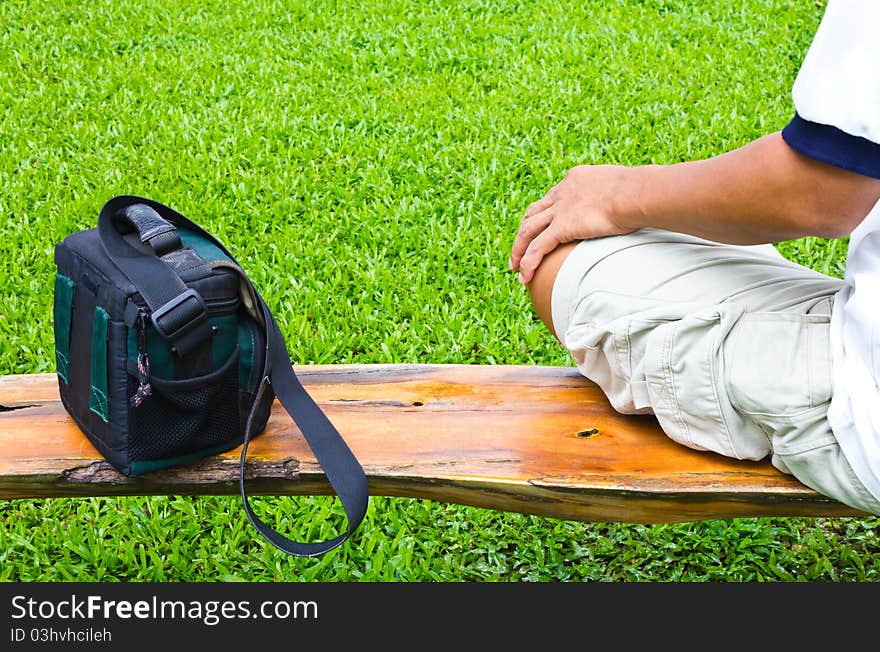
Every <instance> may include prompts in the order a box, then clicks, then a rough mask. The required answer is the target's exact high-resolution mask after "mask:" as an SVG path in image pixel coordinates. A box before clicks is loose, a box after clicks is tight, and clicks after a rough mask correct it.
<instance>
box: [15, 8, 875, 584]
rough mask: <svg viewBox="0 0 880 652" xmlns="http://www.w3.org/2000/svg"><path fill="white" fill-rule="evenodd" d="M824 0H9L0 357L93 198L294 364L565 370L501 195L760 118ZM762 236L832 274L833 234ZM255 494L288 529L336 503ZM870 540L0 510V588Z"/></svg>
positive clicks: (775, 117) (863, 524) (686, 152)
mask: <svg viewBox="0 0 880 652" xmlns="http://www.w3.org/2000/svg"><path fill="white" fill-rule="evenodd" d="M822 4H823V3H818V2H812V1H806V0H799V1H798V2H795V3H792V2H786V1H784V0H778V1H777V0H774V1H771V0H743V1H741V2H737V3H708V2H699V1H696V0H694V1H691V2H684V1H674V0H669V1H663V0H653V1H651V0H643V1H636V0H631V1H624V0H604V1H601V2H599V1H595V2H583V1H570V0H536V1H532V2H528V1H527V2H513V1H512V0H511V1H508V0H461V1H457V2H451V1H447V2H442V1H439V0H431V1H428V2H415V1H403V0H392V1H388V2H383V3H347V2H337V1H335V0H322V1H320V2H318V1H315V0H303V1H299V2H282V1H280V0H242V2H238V3H227V2H217V1H214V0H211V1H210V2H206V1H198V2H197V1H195V0H175V1H172V0H145V1H141V2H134V1H130V0H126V1H117V2H112V1H110V0H102V1H95V2H59V1H58V0H52V1H49V0H29V1H27V2H24V1H19V0H6V1H5V2H3V3H2V4H0V110H2V115H3V116H4V117H3V122H2V129H0V206H2V214H3V217H4V219H3V222H2V225H0V270H2V271H0V274H2V283H0V313H2V318H0V373H2V374H10V373H33V372H51V371H54V348H53V347H54V340H53V336H52V322H51V319H52V310H51V306H52V279H53V275H54V263H53V259H52V252H53V245H54V244H55V243H56V242H59V241H60V240H61V239H62V238H63V237H64V236H65V235H66V234H68V233H71V232H73V231H77V230H80V229H84V228H89V227H91V226H94V224H95V221H96V219H97V213H98V210H99V209H100V207H101V205H102V204H103V202H104V201H105V200H106V199H108V198H109V197H111V196H113V195H115V194H141V195H146V196H149V197H152V198H154V199H157V200H159V201H162V202H164V203H166V204H169V205H171V206H173V207H174V208H176V209H177V210H179V211H181V212H182V213H183V214H185V215H188V216H189V217H191V218H193V219H194V220H195V221H197V222H199V223H202V224H203V225H204V226H205V227H206V228H208V230H210V231H212V232H213V233H215V234H216V235H217V236H218V237H219V238H220V239H221V241H223V242H224V243H225V244H226V245H227V246H228V247H229V248H230V249H231V250H232V251H233V253H234V254H235V255H236V257H237V258H238V259H239V260H240V261H241V262H242V263H243V264H244V265H245V267H246V268H247V270H248V272H249V274H250V276H251V277H252V279H253V281H254V283H255V284H256V286H257V287H258V288H259V289H260V291H261V293H262V294H263V296H264V297H265V299H266V300H267V302H268V303H269V305H270V306H272V308H273V310H274V312H275V315H276V317H277V319H278V322H279V324H280V325H281V326H282V330H284V332H285V335H286V337H287V342H288V348H289V350H290V353H291V356H292V358H293V360H294V361H295V362H296V363H298V364H315V363H355V362H358V363H360V362H363V363H377V362H378V363H474V364H545V365H568V364H570V361H569V360H568V359H567V357H566V356H565V355H564V354H563V352H562V351H561V350H560V349H559V348H558V347H557V345H556V344H555V342H554V341H553V339H552V337H551V336H550V334H549V333H548V332H547V331H546V330H545V329H544V328H543V326H541V324H540V323H539V322H538V320H537V319H536V317H535V316H534V315H533V314H532V312H531V310H530V307H529V304H528V301H527V297H526V295H525V293H524V292H523V290H522V288H521V287H520V286H519V285H518V283H517V282H516V279H515V275H514V274H513V273H511V272H509V271H508V270H507V266H506V263H507V256H508V253H509V248H510V243H511V240H512V237H513V234H514V232H515V229H516V225H517V224H518V222H519V219H520V216H521V215H522V212H523V211H524V210H525V208H526V206H527V205H528V204H529V203H530V202H531V201H534V200H535V199H537V198H538V197H540V196H541V195H542V194H543V193H544V191H545V190H546V189H547V188H548V187H549V186H550V185H552V184H554V183H556V182H557V181H558V180H559V179H560V178H561V176H562V175H564V173H565V172H566V171H567V170H568V169H569V168H570V167H572V166H574V165H576V164H580V163H600V162H615V163H625V164H639V163H648V162H652V163H669V162H674V161H681V160H687V159H693V158H698V157H706V156H711V155H714V154H718V153H720V152H723V151H725V150H728V149H731V148H734V147H737V146H739V145H742V144H744V143H746V142H748V141H750V140H753V139H755V138H757V137H759V136H761V135H763V134H765V133H767V132H769V131H774V130H777V129H779V128H781V127H782V126H784V125H785V124H786V122H787V121H788V120H789V119H790V117H791V115H792V114H793V111H794V109H793V105H792V102H791V94H790V89H791V84H792V82H793V81H794V76H795V74H796V72H797V69H798V66H799V64H800V61H801V59H802V57H803V55H804V53H805V52H806V49H807V47H808V45H809V43H810V40H811V39H812V36H813V33H814V30H815V28H816V26H817V25H818V22H819V19H820V17H821V15H822V11H823V8H822V6H821V5H822ZM779 248H780V250H781V251H782V252H783V253H784V254H785V255H786V256H787V257H789V258H791V259H793V260H796V261H798V262H800V263H803V264H805V265H809V266H811V267H813V268H815V269H818V270H820V271H823V272H825V273H828V274H831V275H835V276H841V275H842V273H843V261H844V258H845V255H846V242H845V241H825V240H820V239H813V238H809V239H804V240H799V241H795V242H786V243H781V244H780V245H779ZM22 436H28V437H39V432H28V433H22ZM254 502H255V504H256V506H257V508H258V510H259V511H260V513H261V515H264V518H266V519H268V520H269V521H270V522H271V523H273V524H274V525H276V526H277V527H279V528H282V529H283V531H285V532H287V533H289V534H291V535H292V536H299V537H305V538H315V537H319V536H322V535H325V534H328V532H329V531H328V528H332V527H333V526H334V525H335V524H336V523H337V522H338V519H339V518H340V515H341V509H340V508H339V507H338V506H337V504H336V502H335V501H334V500H333V499H331V498H327V497H316V498H293V499H291V498H269V497H266V498H257V499H255V501H254ZM878 534H880V520H878V519H829V518H821V519H819V518H815V519H813V518H798V519H793V518H779V519H737V520H731V521H722V520H716V521H707V522H702V523H692V524H682V525H657V526H642V525H627V524H602V523H594V524H586V523H573V522H565V521H559V520H554V519H549V518H538V517H529V516H523V515H519V514H509V513H498V512H493V511H488V510H482V509H476V508H467V507H461V506H453V505H444V504H440V503H434V502H430V501H421V500H406V499H391V498H382V497H374V498H373V499H372V500H371V504H370V508H369V512H368V515H367V518H366V520H365V522H364V524H363V526H362V528H361V529H360V530H359V532H358V533H357V534H356V535H355V537H354V538H353V539H351V540H350V542H349V543H348V544H347V545H345V546H343V547H341V548H339V549H337V550H334V551H333V552H331V553H329V554H327V555H325V556H323V557H320V558H316V559H298V558H291V557H287V556H285V555H283V554H282V553H280V552H278V551H276V550H275V549H274V548H273V547H272V546H271V545H269V544H268V543H265V542H264V541H263V540H262V539H260V538H259V536H258V535H257V534H256V532H255V531H254V530H253V529H252V528H251V527H250V525H249V524H248V522H247V520H246V518H245V515H244V512H243V511H242V508H241V501H240V499H239V498H237V497H224V498H218V497H204V498H188V497H186V498H185V497H168V498H118V499H75V500H69V499H66V500H61V499H53V500H27V501H0V579H2V580H121V581H127V580H138V581H140V580H150V581H213V580H227V579H240V580H307V581H309V580H321V581H362V580H363V581H386V580H392V581H410V580H412V581H459V580H471V581H525V580H530V581H555V580H572V581H587V580H602V581H620V580H637V581H664V580H681V581H754V580H763V581H782V580H814V581H853V580H865V581H874V580H877V579H878V578H880V541H878Z"/></svg>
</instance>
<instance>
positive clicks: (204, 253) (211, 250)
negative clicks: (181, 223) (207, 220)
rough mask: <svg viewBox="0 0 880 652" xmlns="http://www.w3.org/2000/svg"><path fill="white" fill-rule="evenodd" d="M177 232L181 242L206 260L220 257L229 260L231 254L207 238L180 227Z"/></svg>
mask: <svg viewBox="0 0 880 652" xmlns="http://www.w3.org/2000/svg"><path fill="white" fill-rule="evenodd" d="M177 234H178V235H179V236H180V242H181V243H182V244H183V246H184V247H189V248H190V249H192V250H193V251H195V252H196V253H197V254H198V255H199V256H201V257H202V258H204V259H205V260H217V259H220V258H222V259H223V260H229V256H227V255H226V254H225V253H223V250H222V249H220V247H218V246H217V245H215V244H214V243H213V242H211V241H210V240H208V239H207V238H203V237H202V236H200V235H196V234H195V233H193V232H192V231H186V230H184V229H180V228H179V229H177Z"/></svg>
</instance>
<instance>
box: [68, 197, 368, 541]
mask: <svg viewBox="0 0 880 652" xmlns="http://www.w3.org/2000/svg"><path fill="white" fill-rule="evenodd" d="M55 263H56V267H57V273H56V277H55V297H54V330H55V353H56V368H57V375H58V384H59V389H60V394H61V400H62V402H63V404H64V407H65V409H66V410H67V411H68V412H69V413H70V415H71V416H72V417H73V419H74V420H75V421H76V423H77V425H78V426H79V427H80V429H81V430H82V431H83V433H85V435H86V437H88V439H89V441H91V443H92V444H93V445H94V446H95V447H96V448H97V449H98V451H99V452H100V453H101V454H102V455H103V456H104V458H105V459H106V460H107V461H108V462H110V464H112V465H113V466H114V467H115V468H116V469H117V470H119V471H120V472H121V473H122V474H124V475H127V476H137V475H140V474H143V473H148V472H151V471H154V470H157V469H162V468H167V467H170V466H174V465H177V464H182V463H184V462H187V461H190V460H194V459H198V458H201V457H205V456H209V455H214V454H217V453H220V452H222V451H225V450H230V449H232V448H235V447H236V446H242V450H241V462H240V478H239V483H240V489H241V496H242V500H243V502H244V509H245V512H246V514H247V516H248V519H249V520H250V522H251V523H252V524H253V526H254V527H255V528H256V529H257V530H258V531H259V532H260V533H261V534H262V535H263V536H264V537H265V538H266V539H267V540H268V541H270V542H271V543H272V544H273V545H275V546H276V547H277V548H279V549H281V550H283V551H285V552H287V553H289V554H292V555H297V556H314V555H319V554H322V553H324V552H327V551H329V550H331V549H333V548H335V547H336V546H338V545H340V544H341V543H343V542H344V541H345V540H346V539H347V538H348V537H349V536H350V535H351V534H352V533H353V532H354V530H355V529H356V528H357V527H358V525H359V524H360V522H361V521H362V519H363V517H364V515H365V513H366V507H367V502H368V492H367V481H366V476H365V475H364V472H363V469H362V468H361V465H360V463H359V462H358V461H357V459H356V458H355V456H354V455H353V453H352V452H351V450H350V449H349V447H348V446H347V445H346V443H345V441H344V440H343V439H342V437H341V436H340V435H339V433H338V432H337V430H336V429H335V428H334V426H333V425H332V423H331V422H330V421H329V420H328V419H327V417H326V415H325V414H324V412H323V411H322V410H321V408H320V407H319V406H318V405H317V404H316V403H315V402H314V400H313V399H312V398H311V397H310V396H309V394H308V393H307V392H306V391H305V389H304V388H303V386H302V384H301V383H300V382H299V379H298V378H297V377H296V374H295V373H294V370H293V367H292V363H291V360H290V357H289V355H288V352H287V348H286V344H285V341H284V337H283V335H282V334H281V331H280V330H279V328H278V325H277V323H276V321H275V319H274V317H273V316H272V313H271V311H270V310H269V308H268V307H267V306H266V303H265V302H264V301H263V299H262V297H261V296H260V294H259V293H258V292H257V291H256V289H255V288H254V286H253V284H252V283H251V282H250V280H249V279H248V277H247V275H246V274H245V272H244V271H243V270H242V268H241V267H240V266H239V264H238V263H237V262H236V260H235V259H234V258H233V256H232V255H231V254H230V253H229V251H227V250H226V248H225V247H223V245H222V244H220V242H218V241H217V239H216V238H214V237H213V236H212V235H210V234H209V233H207V232H206V231H205V230H203V229H202V228H200V227H199V226H197V225H196V224H194V223H193V222H192V221H190V220H189V219H187V218H186V217H184V216H183V215H181V214H179V213H177V212H176V211H174V210H172V209H171V208H169V207H167V206H165V205H163V204H160V203H158V202H155V201H152V200H150V199H145V198H143V197H136V196H130V195H123V196H118V197H114V198H112V199H111V200H109V201H108V202H107V203H106V204H105V205H104V207H103V208H102V209H101V212H100V214H99V217H98V225H97V227H95V228H91V229H88V230H85V231H81V232H78V233H73V234H71V235H68V236H67V237H66V238H65V239H64V241H63V242H61V243H60V244H58V245H56V247H55ZM275 397H277V398H278V400H279V402H280V403H281V404H282V405H283V407H284V408H285V409H286V411H287V412H288V414H289V415H290V416H291V417H292V418H293V420H294V421H295V422H296V424H297V426H298V427H299V429H300V430H301V431H302V433H303V435H304V436H305V438H306V441H307V443H308V444H309V446H310V447H311V449H312V451H313V452H314V453H315V456H316V458H317V460H318V462H319V463H320V464H321V467H322V469H323V470H324V473H325V474H326V475H327V479H328V480H329V482H330V484H331V486H332V487H333V489H334V491H335V492H336V495H337V496H338V497H339V499H340V501H341V503H342V505H343V508H344V510H345V514H346V517H347V520H348V528H347V530H346V531H345V532H344V533H342V534H341V535H339V536H337V537H335V538H333V539H330V540H327V541H321V542H315V543H301V542H296V541H292V540H290V539H288V538H286V537H284V536H282V535H280V534H279V533H277V532H275V531H274V530H273V529H272V528H270V527H269V526H268V525H266V524H265V523H264V522H263V521H262V520H260V519H259V517H258V516H257V515H256V514H255V513H254V512H253V509H252V508H251V505H250V503H249V502H248V497H247V493H246V491H245V458H246V455H247V449H248V443H249V441H250V439H251V438H252V437H255V436H257V435H258V434H259V433H261V432H262V431H263V430H264V429H265V426H266V423H267V421H268V418H269V414H270V411H271V407H272V404H273V401H274V398H275Z"/></svg>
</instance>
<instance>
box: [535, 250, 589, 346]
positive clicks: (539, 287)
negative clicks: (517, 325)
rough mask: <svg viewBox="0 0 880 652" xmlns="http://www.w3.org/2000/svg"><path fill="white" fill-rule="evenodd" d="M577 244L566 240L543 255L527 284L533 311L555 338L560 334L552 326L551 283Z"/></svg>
mask: <svg viewBox="0 0 880 652" xmlns="http://www.w3.org/2000/svg"><path fill="white" fill-rule="evenodd" d="M577 244H578V243H577V242H568V243H566V244H562V245H559V246H558V247H556V249H554V250H553V251H551V252H550V253H549V254H547V255H546V256H544V259H543V260H542V261H541V264H540V265H538V268H537V269H536V270H535V274H534V276H533V277H532V280H531V281H530V282H529V283H528V285H527V288H528V291H529V297H530V298H531V300H532V306H533V307H534V309H535V312H536V313H537V314H538V317H540V319H541V321H542V322H543V323H544V325H545V326H546V327H547V328H548V329H549V330H550V332H551V333H553V335H554V336H555V337H556V339H560V335H558V334H557V333H556V331H555V330H554V328H553V310H552V298H553V284H554V283H555V282H556V276H557V274H559V269H560V268H561V267H562V263H563V262H565V259H566V258H568V255H569V254H570V253H571V251H572V249H574V248H575V247H576V246H577Z"/></svg>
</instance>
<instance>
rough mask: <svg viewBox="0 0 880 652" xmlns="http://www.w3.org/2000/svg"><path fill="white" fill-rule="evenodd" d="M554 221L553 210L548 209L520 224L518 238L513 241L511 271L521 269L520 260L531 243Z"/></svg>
mask: <svg viewBox="0 0 880 652" xmlns="http://www.w3.org/2000/svg"><path fill="white" fill-rule="evenodd" d="M552 221H553V210H552V209H551V208H547V209H545V210H543V211H541V212H540V213H536V214H534V215H532V216H531V217H529V218H523V221H522V222H520V225H519V229H518V230H517V232H516V238H514V240H513V246H512V247H511V249H510V262H509V265H510V269H516V268H517V267H519V262H520V259H521V258H522V256H523V253H525V251H526V247H528V246H529V243H530V242H531V241H532V240H533V239H534V238H535V237H536V236H537V235H538V234H539V233H541V231H543V230H544V229H546V228H547V226H548V225H549V224H550V223H551V222H552Z"/></svg>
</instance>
